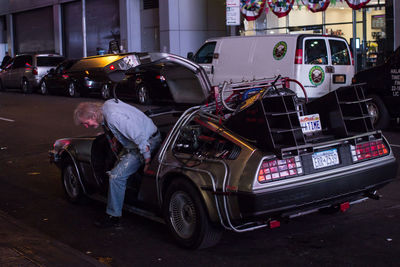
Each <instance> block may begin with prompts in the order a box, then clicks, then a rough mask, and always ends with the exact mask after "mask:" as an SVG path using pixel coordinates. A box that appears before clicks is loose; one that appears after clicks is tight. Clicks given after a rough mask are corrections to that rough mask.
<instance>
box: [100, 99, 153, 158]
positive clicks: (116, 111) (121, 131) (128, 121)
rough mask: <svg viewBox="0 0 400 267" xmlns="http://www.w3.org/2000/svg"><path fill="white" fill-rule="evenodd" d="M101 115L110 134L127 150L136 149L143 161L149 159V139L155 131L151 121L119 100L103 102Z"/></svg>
mask: <svg viewBox="0 0 400 267" xmlns="http://www.w3.org/2000/svg"><path fill="white" fill-rule="evenodd" d="M102 114H103V117H104V119H105V121H106V123H107V126H108V127H109V128H110V130H111V132H112V133H113V134H114V136H115V137H116V138H117V139H118V141H119V142H120V143H121V144H122V145H123V146H124V147H125V148H127V149H133V148H135V147H137V148H138V149H139V151H140V153H141V154H142V155H143V157H144V158H145V159H147V158H150V151H146V150H147V147H149V139H150V137H151V136H152V135H153V134H154V133H155V132H156V131H157V127H156V126H155V125H154V123H153V121H152V120H151V119H150V118H149V117H147V116H146V114H144V113H143V112H142V111H140V110H139V109H137V108H135V107H134V106H131V105H128V104H126V103H124V102H122V101H121V100H118V103H117V102H115V100H114V99H110V100H107V101H106V102H104V104H103V107H102Z"/></svg>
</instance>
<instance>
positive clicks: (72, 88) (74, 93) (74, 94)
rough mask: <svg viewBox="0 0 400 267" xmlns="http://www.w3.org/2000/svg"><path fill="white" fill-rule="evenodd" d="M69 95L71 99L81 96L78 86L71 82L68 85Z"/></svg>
mask: <svg viewBox="0 0 400 267" xmlns="http://www.w3.org/2000/svg"><path fill="white" fill-rule="evenodd" d="M68 95H69V96H70V97H78V96H79V94H78V92H77V90H76V85H75V83H74V82H70V83H69V84H68Z"/></svg>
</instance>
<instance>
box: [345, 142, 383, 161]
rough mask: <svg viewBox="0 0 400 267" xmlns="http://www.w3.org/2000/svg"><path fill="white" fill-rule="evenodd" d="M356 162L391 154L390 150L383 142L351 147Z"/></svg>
mask: <svg viewBox="0 0 400 267" xmlns="http://www.w3.org/2000/svg"><path fill="white" fill-rule="evenodd" d="M350 148H351V155H352V157H353V161H354V162H359V161H363V160H368V159H373V158H377V157H381V156H385V155H387V154H389V149H388V148H387V147H386V146H385V144H384V143H383V142H382V140H375V141H369V142H365V143H361V144H356V145H355V146H350Z"/></svg>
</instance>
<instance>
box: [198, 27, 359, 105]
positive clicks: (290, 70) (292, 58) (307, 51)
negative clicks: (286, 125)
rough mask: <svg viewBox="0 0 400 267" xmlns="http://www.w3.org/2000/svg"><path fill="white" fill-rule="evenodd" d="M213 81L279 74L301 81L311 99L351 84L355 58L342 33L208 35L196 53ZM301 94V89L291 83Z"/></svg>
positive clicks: (214, 82) (220, 82) (230, 80)
mask: <svg viewBox="0 0 400 267" xmlns="http://www.w3.org/2000/svg"><path fill="white" fill-rule="evenodd" d="M192 60H193V61H194V62H196V63H198V64H199V65H201V66H202V67H203V68H204V69H205V70H206V72H207V74H208V76H209V78H210V81H211V83H212V84H213V85H219V84H222V83H223V82H224V81H227V82H239V81H243V80H253V79H263V78H270V77H274V76H277V75H282V76H283V77H289V78H292V79H296V80H298V81H299V82H300V83H302V84H303V86H304V87H305V89H306V92H307V96H308V97H309V98H317V97H320V96H322V95H325V94H327V93H329V92H330V91H333V90H336V89H337V88H339V87H341V86H345V85H350V84H351V79H352V78H353V76H354V63H353V59H352V55H351V53H350V49H349V45H348V44H347V41H346V40H345V39H344V38H341V37H333V36H324V35H310V34H296V35H263V36H234V37H221V38H214V39H209V40H207V41H206V42H205V44H204V45H203V46H202V47H201V48H200V49H199V50H198V51H197V53H196V54H195V55H194V56H193V57H192ZM290 87H291V89H292V90H294V91H295V92H296V93H297V94H298V96H299V97H303V96H304V94H303V91H302V90H301V88H300V87H299V86H298V85H296V84H291V85H290Z"/></svg>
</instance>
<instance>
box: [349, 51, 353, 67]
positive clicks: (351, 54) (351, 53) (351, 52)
mask: <svg viewBox="0 0 400 267" xmlns="http://www.w3.org/2000/svg"><path fill="white" fill-rule="evenodd" d="M350 56H351V65H353V66H354V56H353V51H351V50H350Z"/></svg>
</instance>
